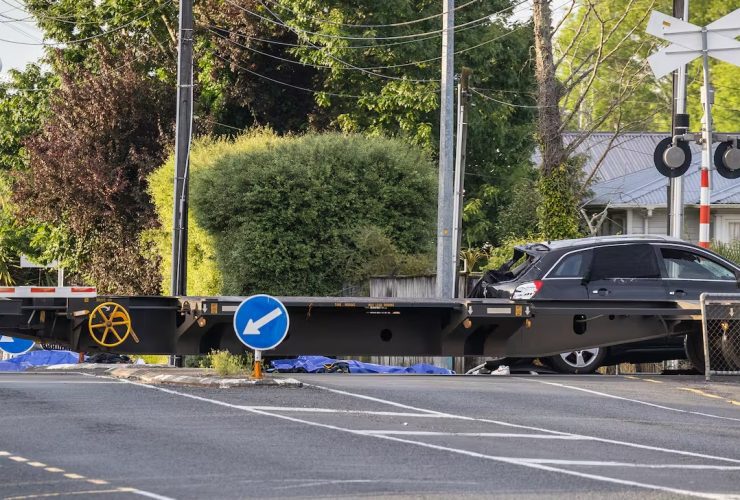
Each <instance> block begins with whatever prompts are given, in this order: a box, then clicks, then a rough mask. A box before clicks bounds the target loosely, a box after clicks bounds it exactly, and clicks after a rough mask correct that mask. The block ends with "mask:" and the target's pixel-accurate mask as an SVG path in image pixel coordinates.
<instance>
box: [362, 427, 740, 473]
mask: <svg viewBox="0 0 740 500" xmlns="http://www.w3.org/2000/svg"><path fill="white" fill-rule="evenodd" d="M357 432H361V433H363V434H382V435H384V436H459V437H495V438H528V439H564V440H566V441H590V439H588V438H582V437H579V436H559V435H557V434H514V433H506V432H435V431H395V430H393V431H378V430H358V431H357ZM739 469H740V467H739Z"/></svg>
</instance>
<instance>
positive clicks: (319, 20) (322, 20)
mask: <svg viewBox="0 0 740 500" xmlns="http://www.w3.org/2000/svg"><path fill="white" fill-rule="evenodd" d="M266 1H268V2H270V3H271V4H273V5H275V6H277V7H279V8H281V9H283V10H287V11H288V12H290V13H291V14H294V15H296V16H301V17H305V18H306V19H310V20H311V21H316V22H317V23H321V24H331V25H334V26H343V27H346V28H395V27H398V26H409V25H411V24H418V23H422V22H424V21H429V20H430V19H435V18H437V17H442V16H443V15H445V14H446V12H440V13H439V14H432V15H430V16H426V17H421V18H419V19H412V20H410V21H402V22H397V23H390V24H353V23H338V22H335V21H332V20H330V19H326V18H320V17H314V16H309V15H308V14H302V13H300V12H296V11H295V10H293V9H290V8H288V7H286V6H284V5H282V4H280V3H279V2H276V1H275V0H266ZM480 1H482V0H471V1H470V2H466V3H464V4H462V5H458V6H457V7H455V8H454V9H452V11H453V12H457V11H458V10H461V9H464V8H465V7H467V6H469V5H472V4H474V3H477V2H480Z"/></svg>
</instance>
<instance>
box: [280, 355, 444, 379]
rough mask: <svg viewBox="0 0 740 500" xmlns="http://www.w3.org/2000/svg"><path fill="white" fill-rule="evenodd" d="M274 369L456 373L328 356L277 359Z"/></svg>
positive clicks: (421, 366) (428, 367)
mask: <svg viewBox="0 0 740 500" xmlns="http://www.w3.org/2000/svg"><path fill="white" fill-rule="evenodd" d="M272 367H273V368H274V369H275V370H276V371H278V372H282V373H296V372H300V373H331V372H345V373H346V372H349V373H416V374H429V375H452V374H454V373H455V372H453V371H452V370H448V369H447V368H440V367H438V366H434V365H428V364H426V363H418V364H415V365H413V366H408V367H405V366H391V365H376V364H374V363H363V362H362V361H355V360H353V359H346V360H345V359H333V358H327V357H326V356H298V357H297V358H296V359H276V360H273V361H272Z"/></svg>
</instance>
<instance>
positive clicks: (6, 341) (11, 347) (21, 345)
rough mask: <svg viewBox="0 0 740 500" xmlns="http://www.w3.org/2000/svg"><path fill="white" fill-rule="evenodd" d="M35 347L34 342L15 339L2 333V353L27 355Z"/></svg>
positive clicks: (0, 342) (0, 339)
mask: <svg viewBox="0 0 740 500" xmlns="http://www.w3.org/2000/svg"><path fill="white" fill-rule="evenodd" d="M33 346H34V342H33V340H26V339H15V338H13V337H8V336H7V335H3V334H1V333H0V351H4V352H7V353H8V354H25V353H27V352H28V351H30V350H31V348H32V347H33Z"/></svg>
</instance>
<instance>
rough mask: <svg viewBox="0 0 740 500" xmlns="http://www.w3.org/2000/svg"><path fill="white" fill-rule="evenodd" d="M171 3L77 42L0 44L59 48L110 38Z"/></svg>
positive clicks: (13, 41) (168, 0) (5, 40)
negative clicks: (109, 36) (111, 35)
mask: <svg viewBox="0 0 740 500" xmlns="http://www.w3.org/2000/svg"><path fill="white" fill-rule="evenodd" d="M170 3H172V0H167V1H166V2H165V3H163V4H162V5H160V6H158V7H157V8H156V9H154V10H153V11H151V12H147V13H146V14H142V15H141V16H139V17H137V18H135V19H132V20H131V21H129V22H127V23H124V24H122V25H120V26H116V27H115V28H111V29H109V30H107V31H104V32H102V33H98V34H97V35H91V36H88V37H84V38H78V39H76V40H69V41H66V42H36V43H32V42H18V41H15V40H7V39H4V38H0V42H6V43H12V44H15V45H37V46H43V47H58V46H60V45H69V44H76V43H83V42H89V41H90V40H95V39H97V38H102V37H105V36H108V35H110V34H112V33H115V32H117V31H121V30H122V29H124V28H127V27H128V26H131V25H132V24H134V23H136V22H138V21H141V20H142V19H144V18H145V17H149V16H150V15H152V14H154V13H155V12H157V11H158V10H161V9H162V8H163V7H164V6H166V5H168V4H170Z"/></svg>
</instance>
